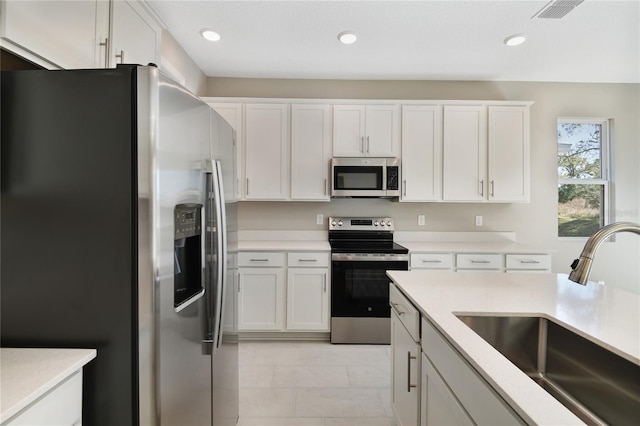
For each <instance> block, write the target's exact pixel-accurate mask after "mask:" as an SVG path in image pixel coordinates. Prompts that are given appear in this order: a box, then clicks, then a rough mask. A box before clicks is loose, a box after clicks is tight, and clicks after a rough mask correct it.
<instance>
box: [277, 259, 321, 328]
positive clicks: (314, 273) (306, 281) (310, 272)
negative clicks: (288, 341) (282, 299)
mask: <svg viewBox="0 0 640 426" xmlns="http://www.w3.org/2000/svg"><path fill="white" fill-rule="evenodd" d="M328 271H329V269H328V268H289V269H288V271H287V329H288V330H314V331H316V330H320V331H329V283H328V275H329V272H328Z"/></svg>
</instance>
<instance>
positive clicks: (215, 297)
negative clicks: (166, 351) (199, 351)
mask: <svg viewBox="0 0 640 426" xmlns="http://www.w3.org/2000/svg"><path fill="white" fill-rule="evenodd" d="M204 163H205V164H204V167H203V170H204V172H205V173H206V175H205V176H206V179H205V180H206V185H205V188H206V206H207V212H206V213H205V217H206V218H207V219H206V220H207V224H206V227H205V229H206V238H205V240H206V241H207V242H208V243H207V244H208V245H209V246H208V247H207V252H208V253H209V255H208V256H206V262H207V265H206V269H207V270H208V271H209V273H207V274H206V277H207V282H206V286H207V293H208V297H207V300H206V304H207V308H206V311H207V316H208V318H207V321H206V322H207V327H206V330H205V336H204V339H203V342H202V343H203V353H205V354H213V353H215V350H216V349H217V348H218V347H220V344H221V343H222V318H223V317H224V297H225V296H226V291H225V282H226V280H225V277H224V275H225V272H226V259H227V244H226V232H225V230H226V215H225V208H224V199H223V196H224V195H223V194H224V189H223V187H222V171H221V167H220V162H219V161H217V160H212V159H211V160H206V161H205V162H204ZM212 268H215V270H213V269H212Z"/></svg>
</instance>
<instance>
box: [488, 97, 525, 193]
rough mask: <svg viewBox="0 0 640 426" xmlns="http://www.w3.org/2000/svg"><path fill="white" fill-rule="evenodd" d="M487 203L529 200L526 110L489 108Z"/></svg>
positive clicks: (518, 108) (519, 108)
mask: <svg viewBox="0 0 640 426" xmlns="http://www.w3.org/2000/svg"><path fill="white" fill-rule="evenodd" d="M488 117H489V129H488V136H489V141H488V156H489V161H488V171H489V174H488V176H489V188H488V190H489V200H490V201H501V202H514V201H515V202H527V201H529V186H530V184H529V176H530V170H529V167H530V158H529V155H530V154H529V107H489V111H488Z"/></svg>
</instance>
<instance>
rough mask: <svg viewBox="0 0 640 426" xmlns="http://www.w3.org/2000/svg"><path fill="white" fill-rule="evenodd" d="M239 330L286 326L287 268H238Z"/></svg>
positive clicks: (270, 328) (279, 328)
mask: <svg viewBox="0 0 640 426" xmlns="http://www.w3.org/2000/svg"><path fill="white" fill-rule="evenodd" d="M238 277H239V282H238V331H253V330H262V331H266V330H276V331H277V330H281V329H282V328H283V327H284V291H285V288H284V268H282V267H279V268H277V267H276V268H239V269H238Z"/></svg>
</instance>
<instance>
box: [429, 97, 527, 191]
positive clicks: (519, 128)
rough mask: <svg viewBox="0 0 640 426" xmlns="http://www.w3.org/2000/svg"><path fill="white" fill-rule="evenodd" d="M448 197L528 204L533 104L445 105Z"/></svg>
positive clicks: (444, 175) (445, 152)
mask: <svg viewBox="0 0 640 426" xmlns="http://www.w3.org/2000/svg"><path fill="white" fill-rule="evenodd" d="M443 140H444V150H443V151H444V156H443V197H442V198H443V200H444V201H489V202H501V203H506V202H528V201H529V180H530V164H529V162H530V158H529V107H528V106H445V107H444V135H443Z"/></svg>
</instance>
